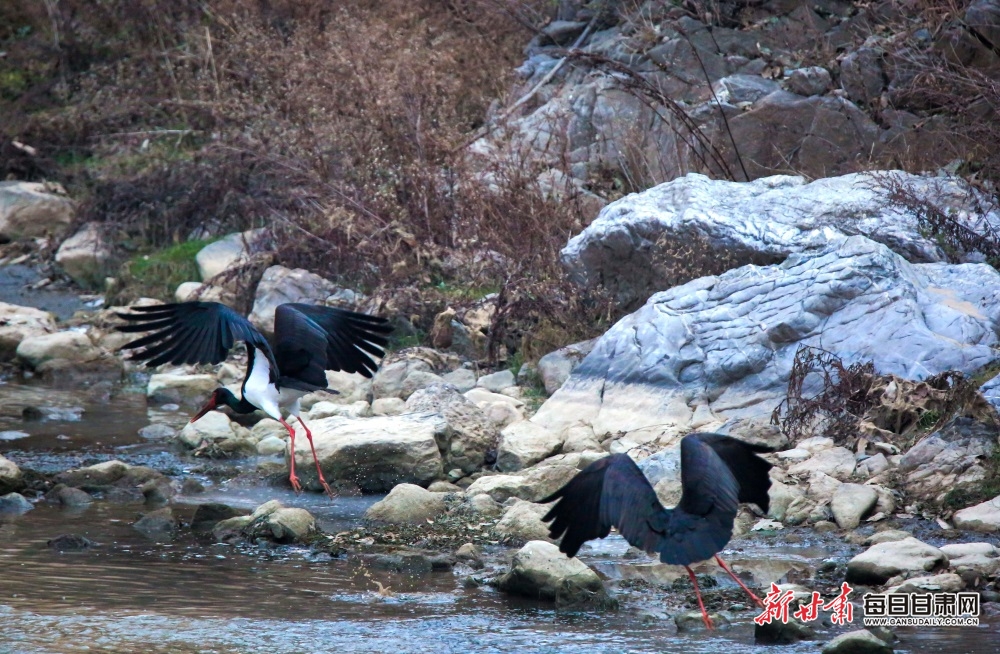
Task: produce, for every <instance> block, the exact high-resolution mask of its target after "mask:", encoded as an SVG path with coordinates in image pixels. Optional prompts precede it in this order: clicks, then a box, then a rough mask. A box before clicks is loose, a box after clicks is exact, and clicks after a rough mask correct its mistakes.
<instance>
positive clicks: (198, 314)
mask: <svg viewBox="0 0 1000 654" xmlns="http://www.w3.org/2000/svg"><path fill="white" fill-rule="evenodd" d="M131 311H132V312H133V313H120V314H118V315H119V316H120V317H121V318H123V319H125V320H128V321H129V322H130V324H126V325H120V326H118V327H117V329H118V330H119V331H122V332H128V333H132V332H143V331H149V332H151V333H150V334H148V335H146V336H143V337H141V338H138V339H136V340H134V341H132V342H130V343H128V344H126V345H125V346H123V347H122V349H123V350H133V352H132V355H131V357H130V358H132V359H135V360H138V361H146V362H147V365H151V366H152V365H160V364H163V363H173V364H181V363H219V362H220V361H222V360H224V359H225V358H226V355H227V354H228V352H229V350H230V349H231V348H232V346H233V345H234V343H235V342H236V341H245V342H246V343H247V344H248V345H249V346H252V347H255V348H257V349H260V350H263V351H264V353H265V354H266V355H267V357H268V358H269V359H270V360H271V363H272V367H273V368H274V369H276V368H277V365H276V364H274V355H273V354H272V353H271V347H270V345H269V344H268V342H267V340H266V339H265V338H264V337H263V336H262V335H261V333H260V332H258V331H257V329H256V328H254V326H253V325H252V324H250V321H248V320H247V319H246V318H244V317H243V316H241V315H239V314H238V313H236V312H235V311H233V310H232V309H230V308H229V307H227V306H225V305H223V304H219V303H218V302H181V303H177V304H158V305H152V306H142V307H132V308H131Z"/></svg>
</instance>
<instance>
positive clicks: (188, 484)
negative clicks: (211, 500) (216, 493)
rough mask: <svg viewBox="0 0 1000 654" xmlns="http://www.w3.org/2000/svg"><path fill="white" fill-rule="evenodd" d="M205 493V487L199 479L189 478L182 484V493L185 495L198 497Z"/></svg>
mask: <svg viewBox="0 0 1000 654" xmlns="http://www.w3.org/2000/svg"><path fill="white" fill-rule="evenodd" d="M204 492H205V485H204V484H202V483H201V482H200V481H198V480H197V479H192V478H191V477H188V478H187V479H185V480H184V482H183V483H182V484H181V493H183V494H185V495H198V494H200V493H204Z"/></svg>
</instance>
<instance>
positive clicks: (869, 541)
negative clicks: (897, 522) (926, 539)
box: [865, 529, 943, 551]
mask: <svg viewBox="0 0 1000 654" xmlns="http://www.w3.org/2000/svg"><path fill="white" fill-rule="evenodd" d="M907 538H913V534H911V533H910V532H908V531H903V530H902V529H886V530H884V531H877V532H875V533H874V534H872V535H871V536H869V537H868V538H866V539H865V544H866V545H878V544H879V543H892V542H895V541H900V540H904V539H907ZM942 551H943V550H942Z"/></svg>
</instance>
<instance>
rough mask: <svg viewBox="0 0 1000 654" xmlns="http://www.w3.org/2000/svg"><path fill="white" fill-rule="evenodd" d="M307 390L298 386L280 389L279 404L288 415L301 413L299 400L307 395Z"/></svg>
mask: <svg viewBox="0 0 1000 654" xmlns="http://www.w3.org/2000/svg"><path fill="white" fill-rule="evenodd" d="M305 394H306V392H305V391H300V390H298V389H296V388H282V389H280V390H279V391H278V406H280V407H281V408H282V409H284V410H285V411H287V412H288V415H291V416H296V417H298V415H299V400H301V399H302V396H303V395H305Z"/></svg>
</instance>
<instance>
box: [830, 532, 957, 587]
mask: <svg viewBox="0 0 1000 654" xmlns="http://www.w3.org/2000/svg"><path fill="white" fill-rule="evenodd" d="M947 565H948V557H947V556H945V554H944V552H942V551H941V550H939V549H938V548H936V547H933V546H931V545H928V544H926V543H923V542H921V541H919V540H917V539H916V538H912V537H911V538H904V539H903V540H898V541H891V542H887V543H879V544H878V545H872V546H871V547H870V548H868V549H867V550H866V551H864V552H862V553H861V554H858V555H857V556H855V557H854V558H853V559H851V560H850V562H848V564H847V581H848V582H849V583H858V584H865V585H879V584H884V583H885V582H886V581H888V580H889V579H891V578H892V577H895V576H896V575H898V574H900V573H903V572H911V573H912V572H917V573H919V572H934V571H936V570H940V569H942V568H945V567H947Z"/></svg>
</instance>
